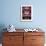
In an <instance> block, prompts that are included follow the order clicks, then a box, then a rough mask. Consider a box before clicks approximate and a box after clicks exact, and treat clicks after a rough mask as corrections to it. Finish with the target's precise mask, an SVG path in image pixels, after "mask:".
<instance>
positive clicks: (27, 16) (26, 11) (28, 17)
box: [21, 5, 32, 21]
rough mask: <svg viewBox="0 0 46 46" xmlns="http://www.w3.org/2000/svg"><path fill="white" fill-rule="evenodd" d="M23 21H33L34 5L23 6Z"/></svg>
mask: <svg viewBox="0 0 46 46" xmlns="http://www.w3.org/2000/svg"><path fill="white" fill-rule="evenodd" d="M21 21H32V5H21Z"/></svg>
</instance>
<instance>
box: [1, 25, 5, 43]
mask: <svg viewBox="0 0 46 46" xmlns="http://www.w3.org/2000/svg"><path fill="white" fill-rule="evenodd" d="M4 28H5V25H4V24H0V43H2V36H3V32H5V31H6V30H3V29H4Z"/></svg>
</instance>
